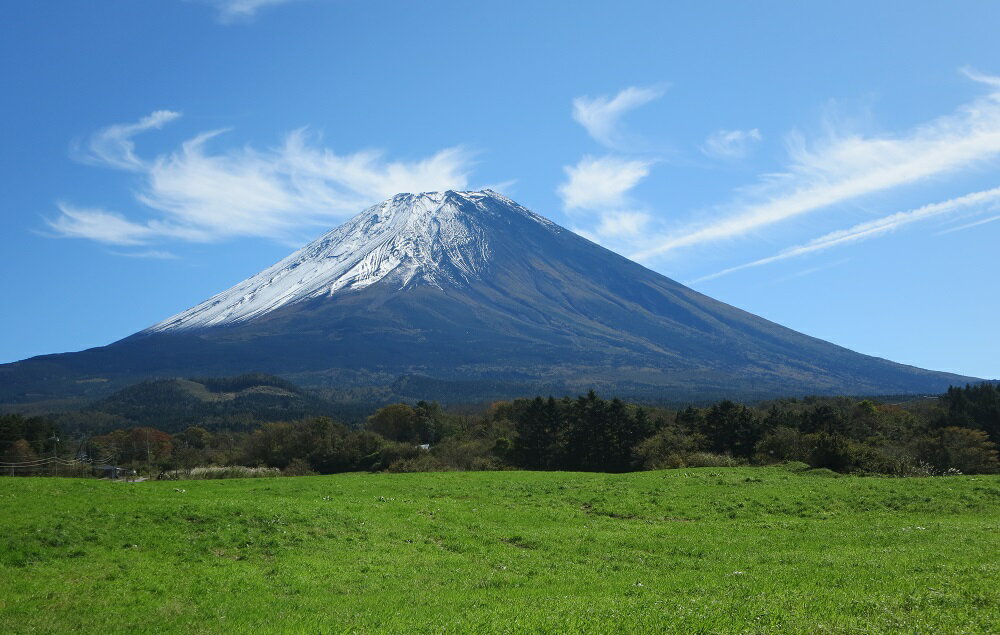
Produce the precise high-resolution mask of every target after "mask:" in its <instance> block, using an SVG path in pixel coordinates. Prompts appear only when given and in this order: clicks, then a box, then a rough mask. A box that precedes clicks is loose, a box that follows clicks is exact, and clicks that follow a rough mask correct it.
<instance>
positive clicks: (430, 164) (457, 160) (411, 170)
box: [48, 111, 472, 245]
mask: <svg viewBox="0 0 1000 635" xmlns="http://www.w3.org/2000/svg"><path fill="white" fill-rule="evenodd" d="M177 116H179V115H178V114H177V113H171V112H168V111H161V112H159V113H154V114H153V115H151V116H149V117H146V118H144V119H142V120H141V121H140V122H139V123H137V124H125V125H116V126H111V127H109V128H107V129H105V130H103V131H101V132H99V133H98V134H96V135H94V137H93V142H92V144H91V148H90V151H89V153H88V155H87V158H88V160H90V161H91V162H99V163H102V164H104V165H106V166H109V167H115V168H119V169H123V170H128V171H132V172H138V173H140V174H141V175H142V185H141V187H140V188H139V190H138V192H137V195H136V197H137V199H138V201H139V202H141V203H142V204H144V205H145V206H146V207H147V208H149V211H152V212H153V213H154V214H155V216H154V219H153V220H150V221H148V222H145V223H138V222H135V221H132V220H129V219H127V218H125V217H124V216H122V215H120V214H114V213H111V212H106V211H104V210H88V209H78V208H75V207H72V206H68V205H62V206H60V211H61V215H60V216H59V217H58V218H56V219H54V220H50V221H48V225H49V227H50V228H52V229H53V230H54V231H56V232H57V233H58V235H60V236H72V237H78V238H89V239H92V240H97V241H100V242H105V243H111V244H119V245H136V244H144V243H148V242H150V241H152V240H154V239H162V238H173V239H180V240H187V241H212V240H219V239H223V238H228V237H235V236H260V237H265V238H273V239H277V240H286V241H287V240H294V239H296V238H301V236H300V235H299V234H300V232H301V231H302V230H303V229H306V228H310V227H318V226H329V225H330V224H331V223H333V222H336V221H339V220H342V219H343V218H344V217H346V216H348V215H351V214H355V213H357V212H359V211H361V209H362V208H364V207H365V206H367V205H370V204H372V203H375V202H377V201H379V200H382V199H385V198H388V197H390V196H392V195H394V194H397V193H399V192H421V191H432V190H444V189H466V188H467V185H468V172H469V171H470V170H471V167H472V159H471V156H470V153H469V152H467V151H465V150H464V149H462V148H447V149H444V150H441V151H439V152H437V153H435V154H433V155H431V156H430V157H427V158H424V159H418V160H415V161H389V160H386V159H385V158H384V156H383V155H382V153H380V152H377V151H366V152H358V153H353V154H344V155H340V154H336V153H335V152H333V151H332V150H330V149H328V148H326V147H323V146H322V145H321V143H320V142H321V139H320V137H319V135H316V134H309V133H307V132H306V131H304V130H297V131H293V132H291V133H289V134H288V135H287V136H286V138H285V140H284V143H283V144H282V145H281V146H279V147H277V148H271V149H267V150H256V149H254V148H252V147H241V148H236V149H229V150H223V151H212V150H211V148H210V147H209V145H210V143H211V142H213V141H215V140H216V139H217V138H218V137H219V135H221V134H222V133H223V132H224V131H210V132H205V133H202V134H200V135H197V136H195V137H194V138H192V139H189V140H188V141H186V142H184V143H183V144H182V145H181V146H180V148H179V149H177V150H176V151H174V152H171V153H168V154H163V155H160V156H157V157H154V158H152V159H148V160H147V159H141V158H139V157H138V156H137V155H136V154H135V151H134V146H133V143H132V141H131V138H132V136H133V135H135V134H137V133H138V132H141V131H142V130H148V129H149V128H152V127H159V125H162V124H163V123H165V122H166V121H169V120H171V119H175V118H176V117H177Z"/></svg>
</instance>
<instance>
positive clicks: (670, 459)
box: [635, 426, 702, 470]
mask: <svg viewBox="0 0 1000 635" xmlns="http://www.w3.org/2000/svg"><path fill="white" fill-rule="evenodd" d="M701 444H702V443H701V439H700V438H699V437H697V436H695V435H693V434H688V433H687V432H686V431H684V430H682V429H681V428H679V427H676V426H667V427H665V428H662V429H661V430H659V431H658V432H657V433H656V434H654V435H653V436H651V437H649V438H648V439H646V440H645V441H643V442H642V443H640V444H639V445H638V446H637V447H636V449H635V462H636V463H637V464H638V465H639V466H640V467H642V468H643V469H647V470H663V469H669V468H677V467H684V466H685V465H686V464H687V462H686V459H685V457H687V455H689V454H691V453H693V452H695V451H697V450H698V449H699V447H700V446H701Z"/></svg>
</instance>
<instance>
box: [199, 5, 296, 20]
mask: <svg viewBox="0 0 1000 635" xmlns="http://www.w3.org/2000/svg"><path fill="white" fill-rule="evenodd" d="M201 1H202V2H203V3H206V4H210V5H212V6H214V7H215V8H216V10H217V11H218V18H219V22H221V23H223V24H232V23H233V22H237V21H240V20H249V19H252V18H253V17H254V16H255V15H256V14H257V11H259V10H260V9H262V8H263V7H269V6H276V5H279V4H287V3H289V2H294V1H296V0H201Z"/></svg>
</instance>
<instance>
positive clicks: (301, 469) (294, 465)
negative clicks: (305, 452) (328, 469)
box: [281, 459, 316, 476]
mask: <svg viewBox="0 0 1000 635" xmlns="http://www.w3.org/2000/svg"><path fill="white" fill-rule="evenodd" d="M281 473H282V474H284V475H285V476H314V475H315V474H316V472H315V471H314V470H313V469H312V467H310V466H309V463H307V462H306V461H304V460H302V459H292V462H291V463H289V464H288V466H287V467H286V468H285V469H283V470H282V471H281Z"/></svg>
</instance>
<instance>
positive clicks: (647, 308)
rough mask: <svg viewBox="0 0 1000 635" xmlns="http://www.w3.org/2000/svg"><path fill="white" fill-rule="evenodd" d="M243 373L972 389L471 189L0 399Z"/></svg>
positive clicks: (312, 378)
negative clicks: (701, 285)
mask: <svg viewBox="0 0 1000 635" xmlns="http://www.w3.org/2000/svg"><path fill="white" fill-rule="evenodd" d="M251 370H254V371H262V372H266V373H271V374H276V375H280V376H282V377H285V378H287V379H291V380H292V381H295V382H296V383H298V384H300V385H309V386H328V387H333V388H337V389H351V388H357V387H365V386H381V387H391V386H394V385H397V386H398V385H399V384H400V383H403V384H408V385H413V384H414V381H415V384H416V385H421V386H424V388H425V389H426V390H428V391H430V392H431V393H435V391H438V392H440V393H442V394H445V393H447V394H456V393H457V394H461V393H462V392H463V390H464V392H465V393H466V394H468V396H469V399H470V400H471V399H475V398H482V397H484V396H486V397H494V396H504V395H508V396H510V395H511V394H515V393H523V392H524V391H525V390H527V392H529V393H533V392H539V391H543V392H545V391H552V392H561V391H571V390H579V389H584V388H587V387H597V388H600V389H603V390H606V391H613V392H616V393H617V394H621V395H625V396H636V395H641V396H647V397H658V398H663V399H686V398H695V397H703V398H707V397H717V396H734V397H746V396H761V397H763V396H773V395H795V394H806V393H811V394H832V393H845V394H904V393H929V392H941V391H943V390H944V389H945V388H947V387H948V385H950V384H957V383H965V382H968V381H974V379H973V378H969V377H961V376H957V375H951V374H946V373H939V372H934V371H928V370H922V369H919V368H914V367H911V366H904V365H900V364H895V363H893V362H890V361H887V360H884V359H879V358H875V357H870V356H866V355H861V354H859V353H855V352H853V351H850V350H848V349H845V348H842V347H840V346H836V345H834V344H830V343H828V342H825V341H822V340H819V339H816V338H813V337H809V336H807V335H803V334H801V333H798V332H795V331H792V330H790V329H787V328H785V327H782V326H780V325H778V324H775V323H773V322H769V321H767V320H764V319H762V318H760V317H757V316H755V315H752V314H750V313H747V312H745V311H741V310H739V309H737V308H734V307H732V306H729V305H726V304H724V303H722V302H719V301H717V300H713V299H712V298H709V297H707V296H705V295H702V294H700V293H698V292H696V291H694V290H692V289H689V288H687V287H685V286H683V285H681V284H679V283H677V282H674V281H673V280H670V279H669V278H666V277H665V276H662V275H660V274H658V273H656V272H654V271H651V270H649V269H647V268H645V267H643V266H641V265H639V264H636V263H634V262H632V261H630V260H628V259H626V258H623V257H622V256H619V255H618V254H615V253H613V252H611V251H608V250H607V249H604V248H603V247H600V246H599V245H596V244H594V243H592V242H590V241H588V240H586V239H584V238H582V237H580V236H578V235H576V234H574V233H572V232H570V231H568V230H566V229H564V228H562V227H560V226H558V225H556V224H555V223H552V222H551V221H549V220H547V219H545V218H543V217H541V216H539V215H537V214H535V213H533V212H531V211H529V210H527V209H525V208H524V207H522V206H520V205H518V204H517V203H515V202H514V201H511V200H510V199H508V198H506V197H504V196H502V195H500V194H497V193H496V192H492V191H490V190H483V191H481V192H454V191H447V192H433V193H423V194H399V195H396V196H394V197H392V198H391V199H389V200H387V201H384V202H382V203H380V204H378V205H375V206H374V207H371V208H369V209H367V210H365V211H363V212H361V213H360V214H359V215H357V216H355V217H354V218H352V219H351V220H349V221H348V222H347V223H345V224H344V225H342V226H340V227H338V228H336V229H334V230H332V231H330V232H329V233H327V234H325V235H323V236H321V237H320V238H319V239H317V240H316V241H314V242H312V243H310V244H309V245H307V246H305V247H303V248H302V249H300V250H298V251H296V252H295V253H293V254H291V255H290V256H288V257H287V258H285V259H284V260H282V261H281V262H278V263H277V264H275V265H274V266H272V267H270V268H268V269H265V270H264V271H262V272H260V273H258V274H257V275H254V276H252V277H250V278H248V279H247V280H245V281H243V282H241V283H239V284H237V285H236V286H234V287H232V288H231V289H229V290H227V291H224V292H222V293H220V294H218V295H216V296H214V297H212V298H209V299H208V300H206V301H205V302H203V303H201V304H199V305H197V306H195V307H193V308H191V309H188V310H187V311H184V312H182V313H179V314H178V315H175V316H173V317H171V318H168V319H166V320H164V321H163V322H160V323H159V324H156V325H154V326H152V327H150V328H148V329H146V330H144V331H141V332H139V333H136V334H135V335H132V336H130V337H128V338H125V339H124V340H121V341H118V342H115V343H114V344H111V345H109V346H105V347H101V348H95V349H90V350H86V351H82V352H79V353H66V354H60V355H45V356H41V357H35V358H31V359H28V360H24V361H21V362H16V363H14V364H7V365H3V366H0V400H7V401H11V400H29V399H42V398H51V397H53V396H56V395H65V394H81V393H87V394H91V395H95V394H100V393H101V392H104V393H107V392H108V391H110V390H111V389H113V388H115V387H120V386H121V385H124V384H125V383H131V382H134V381H135V380H136V379H140V378H151V377H171V376H192V375H201V376H209V375H233V374H239V373H245V372H248V371H251ZM420 396H422V397H426V398H436V393H435V394H424V395H420Z"/></svg>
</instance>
